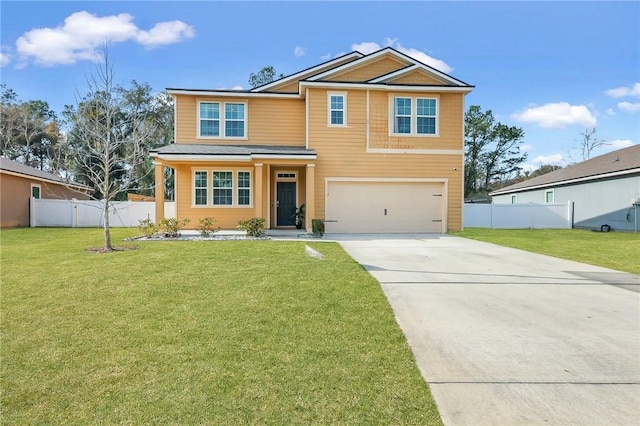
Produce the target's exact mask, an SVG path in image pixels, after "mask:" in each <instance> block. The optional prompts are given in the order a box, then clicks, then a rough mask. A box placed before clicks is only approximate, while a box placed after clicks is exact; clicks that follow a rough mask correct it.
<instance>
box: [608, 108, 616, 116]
mask: <svg viewBox="0 0 640 426" xmlns="http://www.w3.org/2000/svg"><path fill="white" fill-rule="evenodd" d="M607 115H616V112H615V111H614V110H613V108H607Z"/></svg>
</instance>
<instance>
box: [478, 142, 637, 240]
mask: <svg viewBox="0 0 640 426" xmlns="http://www.w3.org/2000/svg"><path fill="white" fill-rule="evenodd" d="M489 195H491V196H492V197H493V203H494V204H505V203H512V204H516V203H565V202H568V201H572V202H573V216H574V217H573V226H574V227H575V228H591V229H599V228H600V227H601V226H602V225H609V226H610V227H611V228H612V229H614V230H628V231H633V230H637V229H639V228H640V223H638V221H640V206H638V204H640V145H633V146H630V147H628V148H623V149H619V150H617V151H613V152H610V153H608V154H604V155H600V156H599V157H595V158H591V159H589V160H586V161H583V162H581V163H577V164H574V165H572V166H568V167H566V168H564V169H559V170H556V171H553V172H551V173H548V174H545V175H542V176H538V177H535V178H533V179H530V180H526V181H524V182H520V183H517V184H514V185H510V186H507V187H505V188H502V189H499V190H497V191H494V192H492V193H491V194H489Z"/></svg>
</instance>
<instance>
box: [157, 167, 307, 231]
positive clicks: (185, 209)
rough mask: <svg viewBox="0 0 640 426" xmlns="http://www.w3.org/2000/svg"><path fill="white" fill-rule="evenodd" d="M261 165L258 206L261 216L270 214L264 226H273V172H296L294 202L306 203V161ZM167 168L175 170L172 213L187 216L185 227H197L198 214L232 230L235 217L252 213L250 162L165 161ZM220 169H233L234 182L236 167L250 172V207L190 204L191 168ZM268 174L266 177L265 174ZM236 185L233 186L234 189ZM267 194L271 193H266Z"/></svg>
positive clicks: (236, 218) (242, 217)
mask: <svg viewBox="0 0 640 426" xmlns="http://www.w3.org/2000/svg"><path fill="white" fill-rule="evenodd" d="M260 163H261V164H263V167H262V191H263V192H262V201H263V203H262V208H261V212H262V215H261V217H263V218H265V220H266V219H267V218H268V217H269V216H270V217H271V224H270V223H268V222H267V223H266V226H267V227H271V226H273V224H274V223H275V218H274V214H275V211H274V210H273V209H274V206H275V195H274V190H275V172H276V171H282V170H288V171H289V170H290V171H296V172H297V173H298V205H300V204H302V203H305V202H306V194H305V185H306V180H305V166H303V165H302V164H303V163H304V164H306V163H305V162H303V161H300V160H297V161H296V160H267V161H260ZM165 165H166V166H167V167H171V168H174V169H175V170H176V215H177V217H178V219H180V220H182V219H185V218H188V219H189V220H190V222H189V224H188V225H187V226H186V229H197V226H198V220H199V219H200V218H201V217H209V216H212V217H215V218H216V225H217V226H219V227H221V228H222V229H236V228H237V226H238V221H239V220H244V219H249V218H252V217H255V216H256V205H255V199H256V198H255V196H256V188H255V182H256V176H255V167H254V163H249V164H244V163H242V164H238V163H196V162H187V163H177V162H166V164H165ZM196 169H198V170H207V171H209V172H210V171H211V170H220V171H232V172H234V185H235V184H236V183H235V178H236V174H235V173H236V172H237V171H238V170H249V171H251V177H252V191H253V192H252V199H253V202H254V204H253V206H252V207H213V206H210V207H200V206H199V207H194V205H193V171H194V170H196ZM269 176H270V177H269ZM208 180H209V182H208V183H209V190H211V180H212V175H211V173H209V175H208ZM236 190H237V188H234V191H236ZM269 193H271V195H270V196H269Z"/></svg>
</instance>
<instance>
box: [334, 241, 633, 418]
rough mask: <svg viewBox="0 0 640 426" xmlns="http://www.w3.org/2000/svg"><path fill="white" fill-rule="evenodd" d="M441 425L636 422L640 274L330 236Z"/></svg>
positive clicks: (452, 245)
mask: <svg viewBox="0 0 640 426" xmlns="http://www.w3.org/2000/svg"><path fill="white" fill-rule="evenodd" d="M330 237H331V238H332V239H335V240H336V241H338V242H339V243H340V244H341V245H342V247H344V249H345V250H346V251H347V252H348V253H349V254H350V255H351V256H352V257H353V258H354V259H356V260H357V261H358V262H359V263H360V264H362V265H363V266H364V267H365V268H366V269H367V270H368V271H369V272H370V273H371V274H372V275H373V276H374V277H375V278H376V279H377V280H378V281H380V283H381V285H382V288H383V290H384V292H385V294H386V295H387V298H388V299H389V302H390V303H391V306H392V307H393V310H394V312H395V315H396V319H397V321H398V324H399V325H400V327H401V328H402V330H403V332H404V333H405V335H406V337H407V340H408V342H409V345H410V346H411V348H412V350H413V353H414V355H415V357H416V360H417V363H418V366H419V368H420V370H421V372H422V374H423V376H424V378H425V379H426V381H427V382H428V383H429V386H430V388H431V392H432V393H433V396H434V398H435V400H436V403H437V404H438V408H439V410H440V414H441V416H442V419H443V421H444V423H445V424H446V425H523V424H527V425H552V424H553V425H557V424H563V425H567V424H581V425H639V424H640V293H638V291H639V290H640V277H639V276H637V275H631V274H625V273H620V272H617V271H613V270H609V269H605V268H599V267H595V266H589V265H585V264H581V263H577V262H572V261H567V260H561V259H556V258H553V257H548V256H543V255H537V254H533V253H528V252H524V251H520V250H515V249H510V248H505V247H500V246H497V245H493V244H488V243H482V242H476V241H472V240H467V239H464V238H458V237H453V236H447V235H437V236H435V235H434V236H429V235H421V236H403V235H386V236H385V235H363V236H354V235H333V236H330Z"/></svg>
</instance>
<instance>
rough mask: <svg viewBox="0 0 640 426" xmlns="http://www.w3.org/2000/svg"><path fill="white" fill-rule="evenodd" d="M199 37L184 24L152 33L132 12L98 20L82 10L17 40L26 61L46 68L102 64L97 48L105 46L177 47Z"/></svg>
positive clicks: (158, 28) (157, 27)
mask: <svg viewBox="0 0 640 426" xmlns="http://www.w3.org/2000/svg"><path fill="white" fill-rule="evenodd" d="M194 35H195V32H194V29H193V27H191V26H189V25H187V24H185V23H184V22H182V21H170V22H160V23H158V24H156V25H155V26H154V27H153V28H151V29H150V30H149V31H144V30H142V29H140V28H138V27H137V26H136V25H135V24H134V23H133V16H132V15H129V14H128V13H121V14H119V15H110V16H103V17H98V16H96V15H93V14H91V13H89V12H86V11H82V12H76V13H73V14H71V15H69V16H68V17H67V18H65V20H64V24H63V25H61V26H58V27H55V28H36V29H33V30H30V31H27V32H26V33H24V34H23V35H22V36H21V37H20V38H18V40H17V41H16V50H17V52H18V53H19V55H20V57H21V59H22V61H23V62H25V61H29V60H31V61H33V62H34V63H35V64H38V65H43V66H54V65H65V64H73V63H76V62H77V61H82V60H89V61H94V62H95V61H100V60H101V57H100V54H99V53H98V51H97V49H98V48H99V47H101V46H102V45H103V44H104V43H107V44H113V43H120V42H124V41H129V40H131V41H135V42H137V43H139V44H141V45H143V46H145V47H147V48H153V47H157V46H162V45H166V44H173V43H177V42H179V41H182V40H184V39H187V38H191V37H193V36H194Z"/></svg>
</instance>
